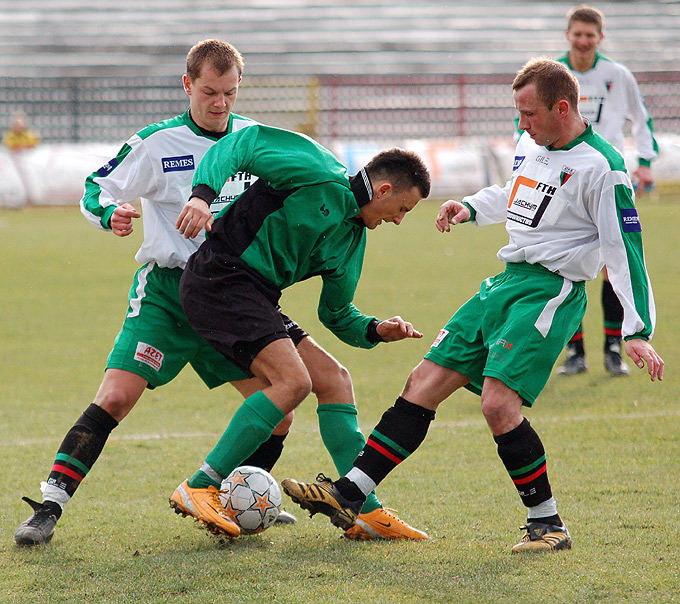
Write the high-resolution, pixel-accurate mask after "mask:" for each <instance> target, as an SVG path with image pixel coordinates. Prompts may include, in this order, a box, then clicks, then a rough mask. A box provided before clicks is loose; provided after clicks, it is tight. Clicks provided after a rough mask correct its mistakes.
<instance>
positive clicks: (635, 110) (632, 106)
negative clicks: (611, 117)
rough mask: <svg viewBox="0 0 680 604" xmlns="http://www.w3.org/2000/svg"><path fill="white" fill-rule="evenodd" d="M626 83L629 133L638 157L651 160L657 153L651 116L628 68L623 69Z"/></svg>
mask: <svg viewBox="0 0 680 604" xmlns="http://www.w3.org/2000/svg"><path fill="white" fill-rule="evenodd" d="M624 73H625V83H626V103H627V105H628V111H627V113H626V117H627V118H628V119H629V120H630V121H631V133H632V135H633V140H634V141H635V149H636V151H637V154H638V157H640V158H641V159H646V160H648V161H651V160H653V159H655V158H656V157H657V155H658V151H657V146H656V141H655V140H654V135H653V133H652V128H651V126H652V118H651V117H650V116H649V113H648V111H647V108H646V107H645V102H644V100H643V99H642V95H641V94H640V89H639V87H638V84H637V82H636V81H635V77H634V76H633V74H632V73H631V72H630V71H629V70H628V69H625V70H624Z"/></svg>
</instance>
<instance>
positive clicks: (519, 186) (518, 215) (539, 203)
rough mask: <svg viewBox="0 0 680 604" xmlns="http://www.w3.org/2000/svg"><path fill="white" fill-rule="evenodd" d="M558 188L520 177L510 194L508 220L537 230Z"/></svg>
mask: <svg viewBox="0 0 680 604" xmlns="http://www.w3.org/2000/svg"><path fill="white" fill-rule="evenodd" d="M556 192H557V187H556V186H555V185H551V184H549V183H545V182H539V181H537V180H533V179H531V178H527V177H526V176H522V175H520V176H518V177H517V180H515V185H514V186H513V187H512V192H511V193H510V200H509V202H508V220H513V221H515V222H519V223H521V224H525V225H526V226H529V227H531V228H536V227H537V226H538V223H539V222H540V221H541V217H542V216H543V214H544V213H545V211H546V209H547V208H548V204H549V203H550V201H551V200H552V198H553V195H555V193H556Z"/></svg>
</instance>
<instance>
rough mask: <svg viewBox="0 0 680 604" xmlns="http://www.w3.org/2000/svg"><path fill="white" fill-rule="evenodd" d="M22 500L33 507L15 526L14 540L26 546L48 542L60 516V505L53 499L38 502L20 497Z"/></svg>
mask: <svg viewBox="0 0 680 604" xmlns="http://www.w3.org/2000/svg"><path fill="white" fill-rule="evenodd" d="M22 500H23V501H25V502H26V503H27V504H28V505H30V506H31V507H32V508H33V514H32V515H31V516H30V517H29V518H27V519H26V520H24V521H23V522H22V523H21V524H20V525H19V526H18V527H17V530H16V532H15V533H14V541H16V543H17V545H27V546H31V545H41V544H43V543H49V542H50V540H51V539H52V536H53V535H54V527H55V526H57V520H59V516H61V507H60V506H59V504H58V503H55V502H54V501H47V502H45V503H38V502H37V501H33V500H32V499H29V498H28V497H22Z"/></svg>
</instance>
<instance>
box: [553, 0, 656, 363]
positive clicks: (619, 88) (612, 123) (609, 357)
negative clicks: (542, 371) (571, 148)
mask: <svg viewBox="0 0 680 604" xmlns="http://www.w3.org/2000/svg"><path fill="white" fill-rule="evenodd" d="M603 28H604V16H603V15H602V13H601V12H600V11H599V10H597V9H596V8H593V7H591V6H587V5H585V4H582V5H579V6H576V7H574V8H573V9H571V10H570V11H569V13H568V14H567V29H566V31H565V36H566V38H567V41H568V42H569V45H570V49H569V52H568V53H567V54H566V55H565V56H563V57H561V58H560V59H559V61H561V62H562V63H564V64H565V65H566V66H567V67H568V68H569V69H570V70H571V72H572V73H573V74H574V75H575V76H576V78H577V79H578V81H579V85H580V87H581V96H580V99H579V110H580V111H581V115H583V117H585V118H586V119H587V120H588V121H590V123H591V124H592V126H593V129H594V130H595V132H597V133H598V134H600V135H602V136H604V138H606V139H607V140H608V141H609V142H610V143H612V145H614V146H615V147H616V148H617V149H619V150H620V151H621V152H623V144H624V125H625V123H626V121H630V123H631V134H632V136H633V140H634V141H635V148H636V151H637V154H638V162H639V166H638V168H637V170H635V172H633V181H634V182H637V185H638V194H639V193H642V192H643V191H644V190H645V189H648V188H649V187H651V186H652V184H653V182H654V180H653V178H652V171H651V168H650V164H651V161H652V160H653V159H654V158H655V157H656V156H657V154H658V146H657V144H656V141H655V140H654V135H653V131H652V120H651V118H650V117H649V114H648V113H647V109H646V108H645V104H644V101H643V100H642V96H641V95H640V90H639V89H638V85H637V82H636V81H635V78H634V76H633V74H632V73H631V72H630V71H629V70H628V69H627V68H626V67H624V66H623V65H621V64H620V63H617V62H615V61H612V60H610V59H608V58H606V57H603V56H602V55H601V54H599V53H598V51H597V50H598V47H599V46H600V43H601V42H602V40H603V39H604V31H603ZM602 275H603V281H602V310H603V314H604V336H605V344H604V364H605V367H606V369H607V371H608V372H609V373H610V374H611V375H612V376H626V375H628V374H629V373H630V369H629V368H628V365H626V363H625V362H624V360H623V358H622V357H621V322H622V321H623V307H622V306H621V303H620V302H619V299H618V298H617V296H616V294H615V293H614V290H613V289H612V286H611V283H610V282H609V278H608V276H607V268H606V267H605V269H604V270H603V272H602ZM567 350H568V357H567V360H566V362H565V364H564V365H562V366H561V367H560V368H558V370H557V373H559V374H561V375H575V374H577V373H582V372H584V371H586V370H587V368H588V366H587V364H586V358H585V347H584V339H583V326H582V325H579V328H578V330H577V331H576V334H575V335H574V337H573V338H572V339H571V341H570V342H569V343H568V344H567Z"/></svg>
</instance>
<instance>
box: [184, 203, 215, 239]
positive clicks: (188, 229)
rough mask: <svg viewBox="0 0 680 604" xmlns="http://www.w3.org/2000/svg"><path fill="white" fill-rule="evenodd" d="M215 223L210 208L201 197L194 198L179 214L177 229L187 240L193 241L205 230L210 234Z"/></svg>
mask: <svg viewBox="0 0 680 604" xmlns="http://www.w3.org/2000/svg"><path fill="white" fill-rule="evenodd" d="M213 222H215V219H214V218H213V215H212V213H211V212H210V206H209V205H208V204H207V203H206V202H205V201H204V200H202V199H201V198H200V197H192V198H191V199H190V200H189V201H187V203H186V205H185V206H184V207H183V208H182V211H181V212H180V213H179V218H178V219H177V222H176V223H175V227H177V230H178V231H179V232H180V233H181V234H182V235H184V238H185V239H193V238H194V237H196V235H198V234H199V233H200V232H201V231H202V230H203V229H205V230H206V231H208V232H209V231H210V229H211V228H212V223H213Z"/></svg>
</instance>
